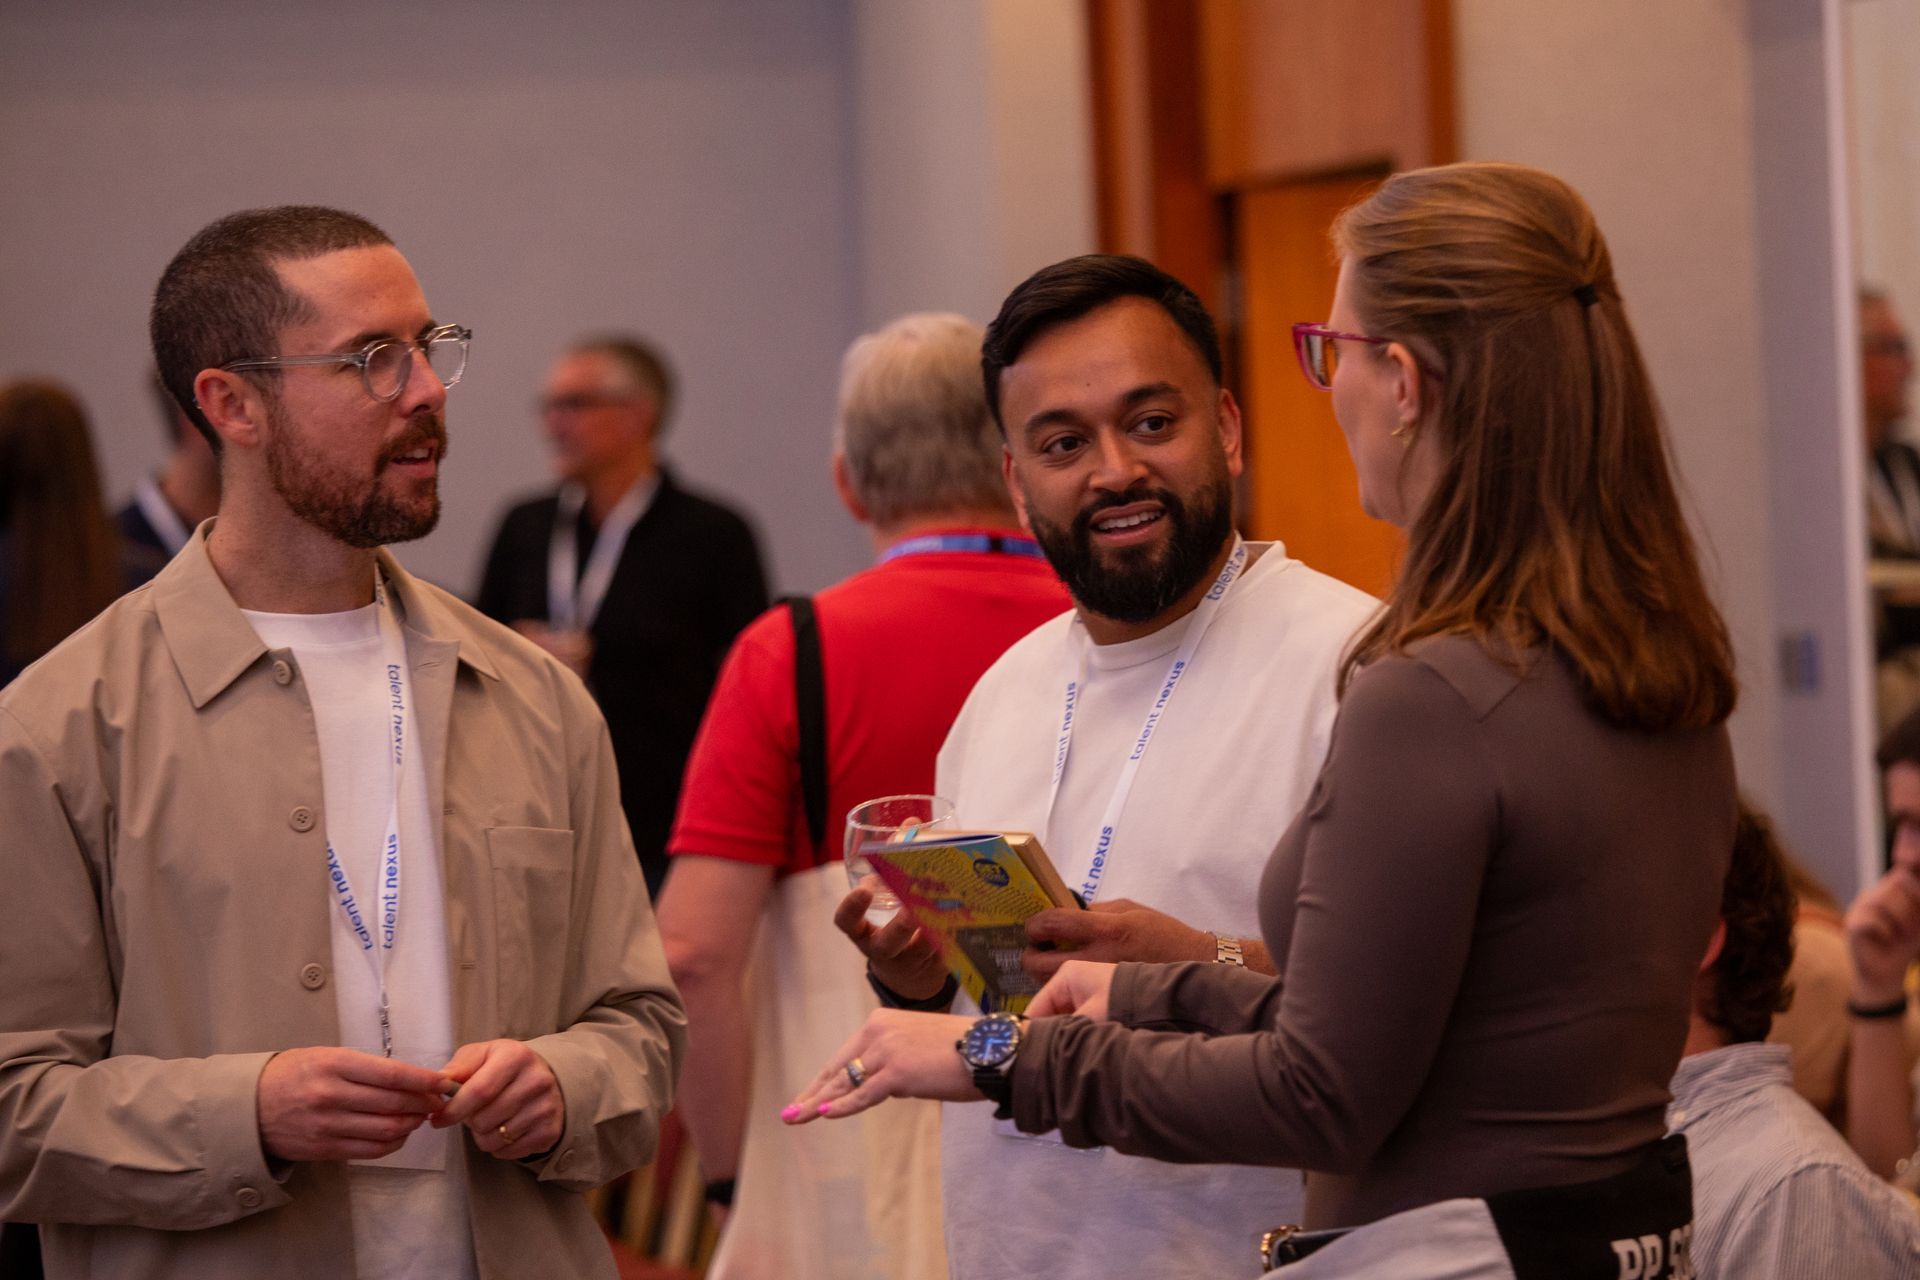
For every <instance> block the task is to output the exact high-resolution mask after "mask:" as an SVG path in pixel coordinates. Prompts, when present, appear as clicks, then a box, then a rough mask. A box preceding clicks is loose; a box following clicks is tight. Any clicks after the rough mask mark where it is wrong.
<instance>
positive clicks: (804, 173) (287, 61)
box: [0, 0, 866, 589]
mask: <svg viewBox="0 0 1920 1280" xmlns="http://www.w3.org/2000/svg"><path fill="white" fill-rule="evenodd" d="M852 49H853V38H852V32H851V27H850V18H849V13H848V8H847V5H846V3H845V0H719V2H716V3H694V2H692V0H686V2H681V0H651V2H649V3H612V2H609V0H569V2H568V3H565V4H557V5H554V6H543V7H541V8H540V9H538V10H536V9H535V8H534V7H533V6H528V5H519V4H510V3H506V2H505V0H470V2H469V3H463V4H459V5H454V4H450V3H427V4H415V5H395V4H390V3H379V4H375V3H369V2H367V0H337V2H336V3H332V4H328V5H324V6H321V5H293V4H276V5H265V4H259V3H240V2H239V0H182V2H180V3H174V4H169V5H164V6H155V5H145V4H134V3H129V2H127V0H89V3H87V4H84V5H56V4H52V3H42V2H41V0H25V2H23V3H11V4H7V5H5V6H0V175H4V181H0V243H4V244H5V245H6V249H5V252H4V254H3V255H0V378H4V377H12V376H18V375H22V374H28V373H37V374H47V375H52V376H54V377H57V378H59V379H61V380H63V381H65V382H67V383H68V384H70V385H71V386H72V387H74V388H75V389H76V390H77V391H79V392H80V394H81V395H82V396H83V398H84V399H85V400H86V401H87V403H88V405H89V406H90V408H91V409H92V412H93V415H94V420H95V426H96V431H97V433H98V437H99V439H100V440H101V443H102V446H103V449H102V452H103V456H104V466H105V470H106V478H107V483H108V488H109V491H110V494H111V495H112V496H115V497H116V498H117V497H118V496H119V495H122V494H124V493H125V492H126V491H127V489H128V487H129V486H130V485H131V484H132V483H133V482H134V480H135V479H136V478H137V477H138V476H139V475H140V473H141V472H142V471H143V470H144V469H146V468H148V467H150V466H151V465H153V464H154V463H155V462H156V461H157V460H158V458H159V457H160V455H161V453H162V452H163V445H162V441H161V436H160V427H159V425H158V423H157V422H156V421H155V418H154V415H153V413H152V411H151V410H150V408H149V407H148V401H147V399H146V397H145V395H144V392H143V388H142V383H141V379H142V376H143V373H144V370H145V368H146V367H147V359H148V357H147V346H146V333H145V317H146V308H147V303H148V299H149V297H150V292H151V289H152V286H153V282H154V280H155V278H156V277H157V276H158V274H159V272H160V269H161V267H162V266H163V265H164V264H165V262H166V260H167V258H168V257H169V256H170V255H171V254H172V253H173V252H174V250H176V249H177V248H178V247H179V246H180V245H181V243H183V242H184V241H185V239H186V238H187V237H188V236H189V235H191V234H192V233H193V231H195V230H196V229H197V228H198V227H200V226H201V225H203V224H204V223H206V222H207V221H209V220H211V219H212V218H214V217H216V216H218V215H220V214H222V213H226V212H229V211H231V210H234V209H237V208H244V207H248V206H254V205H261V204H273V203H281V202H288V201H303V202H318V203H328V204H337V205H341V206H344V207H346V208H349V209H353V210H355V211H357V212H361V213H364V214H366V215H368V216H370V217H372V218H373V219H374V220H375V221H376V222H379V223H380V224H381V225H382V226H384V227H385V228H386V230H387V231H388V232H389V233H390V234H391V235H393V237H394V238H395V239H396V241H398V242H399V244H400V247H401V248H402V250H403V251H404V252H406V254H407V255H408V256H409V258H411V260H412V261H413V264H414V267H415V269H416V271H417V272H418V273H419V275H420V278H421V281H422V283H423V285H424V286H425V288H426V291H427V298H428V301H429V302H430V303H431V304H432V306H433V307H434V310H435V313H436V314H437V315H438V316H440V317H442V318H444V319H451V320H458V321H460V322H462V323H465V324H468V325H471V326H472V327H473V329H474V332H475V334H476V337H475V340H474V354H473V363H472V366H471V372H470V374H469V376H468V378H467V380H466V381H465V382H464V383H463V384H462V385H461V386H460V387H459V388H458V389H457V390H456V391H455V393H454V396H453V399H452V402H451V404H450V407H449V426H450V428H451V431H452V433H453V435H452V451H451V456H450V459H449V463H448V468H447V472H446V477H445V481H444V495H445V498H446V515H445V517H444V519H443V521H442V524H441V528H440V530H439V531H438V532H436V533H435V534H434V535H433V536H432V537H431V538H428V539H426V540H425V541H423V542H421V543H418V544H416V545H414V546H413V547H410V548H408V549H406V551H405V552H404V555H405V558H406V559H407V561H408V562H409V563H410V564H411V565H412V566H413V567H414V568H416V569H418V570H420V571H422V572H424V573H425V574H426V575H427V576H429V577H432V578H434V579H436V580H438V581H441V582H443V583H445V584H446V585H449V586H452V587H455V588H457V589H467V588H469V587H470V585H471V583H472V582H473V580H474V578H475V576H476V574H477V570H478V563H479V558H480V556H481V554H482V552H483V550H484V544H485V541H486V539H487V537H488V536H489V534H490V532H491V529H492V525H493V522H494V520H495V519H496V518H497V516H498V513H499V510H500V508H501V505H502V504H503V503H504V502H505V501H506V500H507V499H508V498H509V497H510V496H512V495H516V494H519V493H523V492H525V491H527V490H530V489H534V488H538V487H539V486H541V485H542V484H544V483H545V482H546V478H547V471H546V462H545V453H544V450H543V448H542V446H541V443H540V441H539V438H538V435H537V423H536V420H535V418H534V415H533V414H532V412H531V403H532V400H533V398H534V396H535V394H536V393H537V391H538V388H539V384H540V380H541V378H542V376H543V373H544V370H545V368H546V365H547V363H548V362H549V360H550V359H551V358H552V356H553V355H554V353H555V351H556V349H557V348H558V347H559V346H560V345H561V344H562V343H564V342H565V341H566V340H567V339H568V338H569V337H570V336H572V335H574V334H576V333H578V332H579V331H581V330H597V329H603V328H609V327H615V328H633V329H637V330H641V331H644V332H646V333H648V334H651V335H653V336H654V337H656V338H657V339H658V340H659V341H660V342H661V343H662V344H663V345H664V346H665V347H666V348H667V349H668V350H669V351H670V352H671V353H672V354H673V357H674V359H675V362H676V363H677V365H678V366H679V370H680V374H681V377H682V379H683V382H684V395H683V399H682V408H681V411H680V414H679V417H678V421H677V422H676V424H675V425H674V428H673V431H672V434H671V437H670V439H669V441H668V453H669V455H670V457H671V458H672V460H673V461H674V462H675V463H676V464H677V466H678V467H679V469H680V470H681V472H682V473H683V475H684V477H685V478H686V479H687V480H689V481H691V482H692V483H694V484H695V485H697V486H699V487H702V488H705V489H708V490H710V491H713V492H715V493H718V494H721V495H723V496H725V497H727V498H729V499H733V500H735V501H737V502H739V503H740V504H742V505H744V506H745V507H747V508H748V509H750V510H751V511H752V512H753V513H754V515H755V516H756V517H757V519H758V521H759V523H760V526H761V528H762V530H763V533H764V534H765V535H766V543H767V545H768V546H769V548H770V551H771V559H772V562H773V569H774V573H775V577H776V579H777V581H778V582H779V583H780V584H781V585H783V586H787V587H793V588H811V587H815V586H819V585H821V584H824V583H825V582H827V581H830V580H832V579H833V578H835V577H838V576H840V575H841V574H843V573H845V572H847V571H848V570H849V569H851V568H853V567H854V566H856V565H857V564H859V563H860V562H861V560H862V559H863V558H864V556H865V554H866V553H865V551H864V543H863V541H862V539H861V538H860V536H859V533H858V531H857V530H856V529H855V528H854V527H853V526H852V525H851V523H850V522H849V521H848V520H847V519H846V518H845V516H844V515H843V514H842V513H841V512H840V511H839V509H838V507H837V505H836V504H835V502H834V499H833V497H832V494H831V490H830V488H829V486H828V484H827V479H826V456H827V448H828V430H829V418H830V414H831V411H832V403H833V385H834V378H835V372H836V365H837V361H838V358H839V354H840V351H841V349H842V348H843V347H844V345H845V344H846V342H847V341H848V340H849V338H851V337H852V336H853V334H854V333H855V332H857V331H858V321H859V318H860V317H859V315H858V308H859V303H858V299H859V290H860V264H859V261H858V259H857V257H856V250H855V246H854V243H853V240H854V230H853V228H854V223H855V218H854V211H853V205H854V204H855V197H854V193H855V191H856V190H857V186H858V179H857V176H856V172H855V168H856V158H855V152H854V142H853V138H854V132H853V129H852V127H851V113H852V111H853V94H852V89H851V87H850V85H851V81H852V58H853V53H852Z"/></svg>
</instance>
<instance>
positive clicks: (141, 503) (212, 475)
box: [113, 373, 220, 573]
mask: <svg viewBox="0 0 1920 1280" xmlns="http://www.w3.org/2000/svg"><path fill="white" fill-rule="evenodd" d="M147 389H148V390H149V391H150V392H152V393H153V400H154V408H155V410H156V411H157V412H158V414H159V416H160V420H161V422H162V423H163V424H165V427H166V432H167V460H166V462H165V463H163V464H162V465H161V467H160V470H158V471H156V472H153V473H151V474H149V475H144V476H142V477H140V483H139V484H137V485H135V486H134V488H133V496H132V497H131V498H129V499H128V500H127V503H126V505H125V506H123V507H121V508H120V510H119V511H118V512H117V513H115V515H114V517H113V519H114V523H115V524H117V525H119V526H120V536H121V537H122V538H124V539H126V541H127V544H128V545H129V546H131V547H137V548H144V549H146V550H147V551H148V552H150V559H151V560H152V561H153V562H154V572H155V573H158V572H159V571H160V566H161V565H164V564H165V563H166V562H167V561H169V560H171V559H173V558H174V556H176V555H178V554H179V553H180V549H181V548H182V547H184V546H186V545H187V539H188V538H190V537H192V536H193V531H194V530H195V529H196V528H198V527H199V525H200V522H201V521H202V520H205V519H206V518H207V517H209V516H211V515H212V514H213V513H214V512H215V511H217V510H219V509H220V460H219V459H218V458H215V457H214V456H213V446H212V445H210V444H208V443H207V438H206V437H205V436H203V435H201V434H200V432H199V431H198V429H196V428H195V427H194V425H193V422H192V421H191V420H190V419H189V418H188V417H187V415H186V414H185V413H184V412H183V411H182V410H181V408H180V406H179V405H177V404H175V403H174V400H173V397H172V396H171V395H169V394H168V393H167V388H166V386H165V385H164V384H163V383H162V382H161V381H160V375H159V374H158V373H155V374H154V375H153V376H152V377H151V378H149V379H148V380H147Z"/></svg>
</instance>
